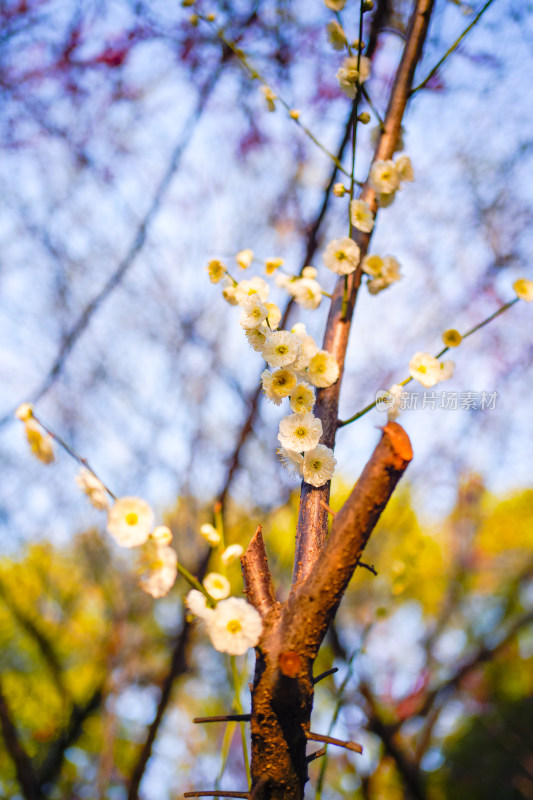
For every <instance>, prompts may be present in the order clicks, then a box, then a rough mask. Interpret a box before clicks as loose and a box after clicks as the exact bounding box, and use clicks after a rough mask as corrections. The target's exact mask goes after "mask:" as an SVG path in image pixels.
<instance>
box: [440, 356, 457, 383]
mask: <svg viewBox="0 0 533 800" xmlns="http://www.w3.org/2000/svg"><path fill="white" fill-rule="evenodd" d="M439 363H440V377H439V383H440V381H447V380H449V379H450V378H451V377H452V375H453V371H454V369H455V361H441V362H439Z"/></svg>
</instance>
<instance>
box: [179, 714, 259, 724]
mask: <svg viewBox="0 0 533 800" xmlns="http://www.w3.org/2000/svg"><path fill="white" fill-rule="evenodd" d="M251 718H252V716H251V714H219V715H218V716H217V717H194V718H193V722H196V723H203V722H250V720H251Z"/></svg>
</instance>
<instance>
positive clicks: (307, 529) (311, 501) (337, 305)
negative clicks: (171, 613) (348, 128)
mask: <svg viewBox="0 0 533 800" xmlns="http://www.w3.org/2000/svg"><path fill="white" fill-rule="evenodd" d="M432 8H433V0H417V2H416V6H415V9H414V11H413V14H412V16H411V21H410V24H409V30H408V32H407V38H406V44H405V48H404V51H403V55H402V59H401V61H400V65H399V67H398V71H397V73H396V78H395V81H394V85H393V88H392V91H391V95H390V99H389V105H388V108H387V112H386V115H385V120H384V130H383V133H382V135H381V138H380V140H379V142H378V145H377V148H376V152H375V154H374V161H375V160H377V159H389V158H391V157H392V155H393V153H394V148H395V146H396V142H397V140H398V136H399V134H400V129H401V124H402V118H403V113H404V111H405V107H406V104H407V100H408V99H409V93H410V90H411V85H412V80H413V75H414V71H415V68H416V64H417V62H418V60H419V58H420V55H421V53H422V47H423V44H424V40H425V37H426V33H427V29H428V25H429V19H430V16H431V11H432ZM361 198H362V199H363V200H366V202H368V204H369V205H370V207H371V208H372V210H373V211H374V212H376V211H377V205H376V196H375V192H374V190H373V189H372V188H371V186H370V184H369V182H368V179H367V181H366V183H365V185H364V187H363V189H362V192H361ZM371 235H372V234H371V233H361V232H359V231H357V232H356V235H354V237H353V238H354V239H355V241H356V242H357V244H358V245H359V248H360V251H361V261H362V259H363V256H364V255H365V254H366V252H367V249H368V245H369V242H370V239H371ZM361 278H362V266H361V264H360V265H359V267H358V269H357V270H356V271H355V272H354V273H352V274H351V275H349V276H348V278H347V286H348V298H347V300H348V302H347V304H346V305H345V307H344V308H343V305H344V304H343V296H344V285H345V279H344V277H341V278H340V279H339V280H338V281H337V285H336V287H335V290H334V292H333V297H332V300H331V307H330V312H329V317H328V321H327V325H326V331H325V335H324V343H323V348H324V350H328V351H329V352H330V353H331V354H332V355H333V356H334V357H335V359H336V361H337V363H338V365H339V369H340V375H339V379H338V381H337V382H336V383H334V384H333V386H330V387H328V388H327V389H319V390H318V392H317V402H316V407H315V414H316V415H317V416H318V417H319V418H320V419H321V421H322V427H323V430H324V433H323V436H322V442H323V443H324V444H325V445H327V446H328V447H331V448H333V447H334V445H335V434H336V431H337V419H338V408H339V393H340V387H341V384H342V376H343V372H344V361H345V357H346V349H347V346H348V337H349V333H350V326H351V320H352V316H353V312H354V308H355V302H356V299H357V293H358V290H359V286H360V284H361ZM329 490H330V484H329V482H328V483H327V484H325V485H324V486H320V487H318V488H316V487H313V486H310V485H309V484H307V483H303V484H302V494H301V497H300V511H299V516H298V529H297V535H296V552H295V558H294V570H293V588H294V587H295V586H297V585H298V584H299V583H300V582H301V581H303V580H304V579H305V578H306V577H307V576H308V575H309V573H310V571H311V569H312V567H313V564H314V563H315V561H316V560H317V558H318V555H319V553H320V550H321V548H322V546H323V544H324V542H325V540H326V536H327V525H328V514H327V511H326V510H325V507H324V504H326V505H327V504H328V502H329Z"/></svg>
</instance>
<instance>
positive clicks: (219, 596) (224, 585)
mask: <svg viewBox="0 0 533 800" xmlns="http://www.w3.org/2000/svg"><path fill="white" fill-rule="evenodd" d="M203 584H204V586H205V588H206V590H207V592H208V593H209V594H210V595H211V597H212V598H213V599H214V600H223V599H224V598H225V597H228V595H229V593H230V591H231V586H230V583H229V581H228V579H227V578H226V577H225V576H224V575H220V574H219V573H218V572H210V573H209V574H208V575H206V576H205V578H204V580H203Z"/></svg>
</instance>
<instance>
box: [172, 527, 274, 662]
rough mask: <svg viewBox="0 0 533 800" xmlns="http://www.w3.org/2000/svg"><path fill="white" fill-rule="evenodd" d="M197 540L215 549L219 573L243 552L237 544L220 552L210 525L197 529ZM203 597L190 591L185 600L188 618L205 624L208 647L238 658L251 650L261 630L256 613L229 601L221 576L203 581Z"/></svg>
mask: <svg viewBox="0 0 533 800" xmlns="http://www.w3.org/2000/svg"><path fill="white" fill-rule="evenodd" d="M199 533H200V536H202V538H204V539H205V540H206V541H207V542H208V543H209V545H210V546H211V547H218V548H219V551H222V552H219V557H220V561H221V563H222V569H224V568H225V567H227V566H228V564H231V563H232V562H234V561H236V560H237V559H238V558H240V557H241V556H242V554H243V552H244V550H243V548H242V546H241V545H240V544H230V545H229V547H226V548H225V549H223V548H224V545H223V537H222V535H221V533H220V532H219V531H218V530H217V528H215V526H214V525H211V524H210V523H204V524H203V525H201V526H200V530H199ZM203 587H204V589H205V591H206V594H204V593H203V592H202V591H200V590H199V589H193V590H192V591H190V592H189V594H188V595H187V597H186V599H185V603H186V606H187V608H188V609H189V611H190V612H191V614H194V615H195V616H197V617H199V618H200V620H202V622H203V623H204V624H205V626H206V629H207V633H208V634H209V637H210V639H211V643H212V645H213V647H214V648H215V649H216V650H219V651H220V652H222V653H229V654H230V655H234V656H238V655H242V654H243V653H245V652H246V651H247V650H248V648H249V647H255V645H256V644H257V643H258V641H259V637H260V636H261V633H262V630H263V623H262V620H261V617H260V615H259V613H258V612H257V611H256V610H255V608H254V607H253V606H251V605H250V604H249V603H248V602H247V601H246V600H244V599H242V598H237V597H229V594H230V591H231V585H230V582H229V581H228V579H227V578H226V576H225V575H223V574H221V573H219V572H210V573H209V574H208V575H206V577H205V578H204V580H203Z"/></svg>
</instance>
